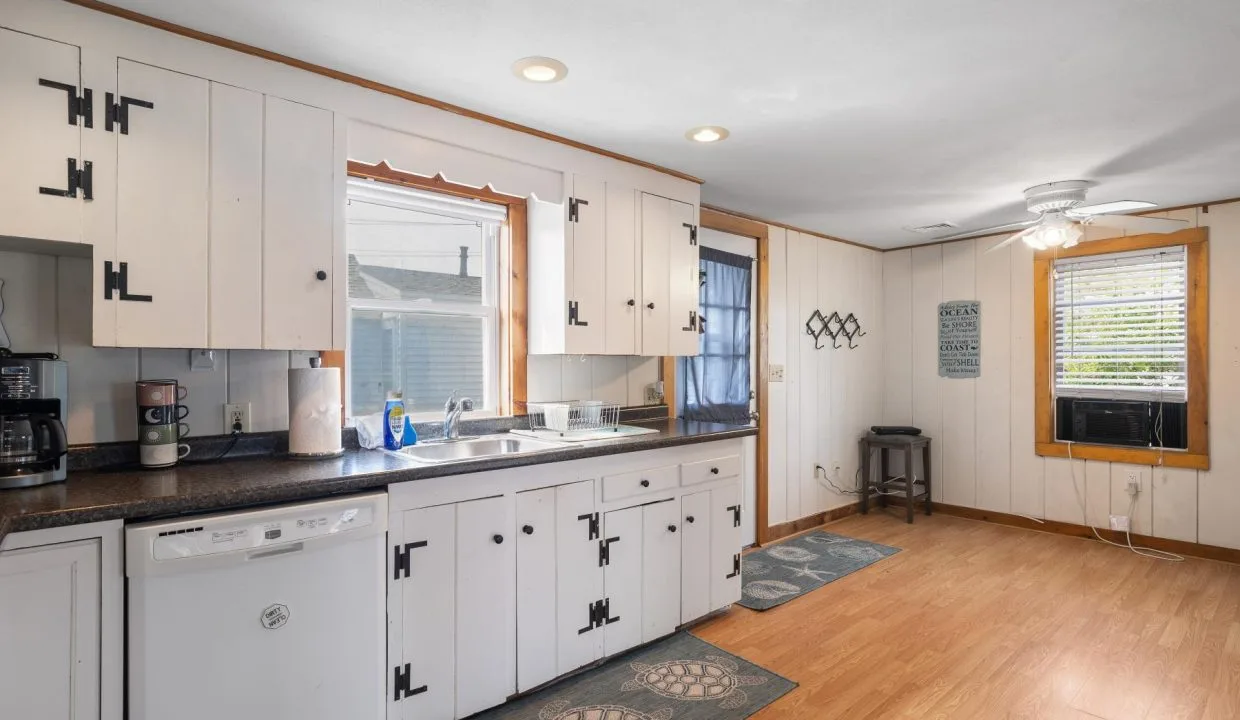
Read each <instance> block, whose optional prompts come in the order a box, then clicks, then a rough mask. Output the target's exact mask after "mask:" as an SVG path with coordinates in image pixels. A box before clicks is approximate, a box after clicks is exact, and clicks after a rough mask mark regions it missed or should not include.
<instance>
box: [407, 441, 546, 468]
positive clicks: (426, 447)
mask: <svg viewBox="0 0 1240 720" xmlns="http://www.w3.org/2000/svg"><path fill="white" fill-rule="evenodd" d="M556 447H559V446H558V445H555V444H552V443H547V442H541V441H539V440H531V439H529V438H520V437H509V436H507V435H504V436H500V437H480V438H472V439H468V440H453V441H450V442H435V441H430V442H427V443H423V444H421V445H411V446H409V447H407V448H402V449H400V450H399V451H397V453H398V454H399V455H402V456H404V457H406V458H409V459H410V460H415V461H417V462H423V463H446V462H458V461H461V460H477V459H478V458H484V457H493V456H496V455H520V454H524V453H532V452H538V451H540V450H550V449H552V448H556Z"/></svg>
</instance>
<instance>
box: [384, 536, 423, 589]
mask: <svg viewBox="0 0 1240 720" xmlns="http://www.w3.org/2000/svg"><path fill="white" fill-rule="evenodd" d="M426 546H427V542H426V541H425V540H419V541H417V542H411V543H405V545H404V548H403V549H402V547H401V546H400V545H393V546H392V579H393V580H399V579H400V578H401V573H404V576H405V577H409V553H410V552H411V551H413V550H416V549H418V548H423V547H426Z"/></svg>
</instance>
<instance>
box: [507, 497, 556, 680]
mask: <svg viewBox="0 0 1240 720" xmlns="http://www.w3.org/2000/svg"><path fill="white" fill-rule="evenodd" d="M555 495H556V489H555V488H545V489H543V490H531V491H529V492H523V493H517V535H516V541H517V691H518V692H525V691H526V690H529V689H530V688H533V687H536V686H538V685H541V684H543V683H545V682H547V681H548V680H550V679H552V678H554V677H555V676H556V675H558V674H559V673H557V672H556V652H555V643H556V602H555V596H556V585H555V583H556V572H555V556H556V537H555V530H556V521H555V520H556V517H555V516H556V511H555ZM526 530H528V531H529V532H526Z"/></svg>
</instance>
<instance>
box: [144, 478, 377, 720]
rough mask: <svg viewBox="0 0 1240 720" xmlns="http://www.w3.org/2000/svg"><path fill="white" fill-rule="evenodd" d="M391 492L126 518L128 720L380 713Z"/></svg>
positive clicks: (310, 718)
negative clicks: (131, 521)
mask: <svg viewBox="0 0 1240 720" xmlns="http://www.w3.org/2000/svg"><path fill="white" fill-rule="evenodd" d="M386 532H387V495H385V494H369V495H360V496H353V497H348V498H342V499H337V500H328V501H323V502H314V503H307V504H302V505H286V506H281V507H274V508H264V509H261V510H252V511H243V512H235V513H225V514H219V515H209V516H200V517H193V518H187V519H178V520H175V521H169V522H154V523H146V524H142V525H134V526H131V527H129V528H127V529H126V531H125V553H126V574H127V576H128V578H129V603H128V606H129V609H128V613H129V652H128V657H129V715H128V717H129V718H130V720H224V719H227V720H328V719H329V718H330V719H331V720H340V719H341V718H348V720H382V718H383V716H384V709H385V707H386V699H387V695H386V685H385V683H386V677H387V675H386V673H385V672H384V667H385V664H386V647H387V639H386V589H387V584H386V554H385V545H386V543H385V535H386Z"/></svg>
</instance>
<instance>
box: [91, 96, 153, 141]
mask: <svg viewBox="0 0 1240 720" xmlns="http://www.w3.org/2000/svg"><path fill="white" fill-rule="evenodd" d="M106 100H107V108H106V111H105V113H104V123H103V128H104V129H105V130H107V131H108V132H112V127H113V126H114V125H119V126H120V132H121V135H128V134H129V107H130V106H131V105H132V106H134V107H140V108H146V109H147V110H154V109H155V103H153V102H150V101H149V100H138V99H137V98H131V97H125V96H124V95H122V96H121V97H120V102H115V96H114V95H112V93H108V94H107V97H106Z"/></svg>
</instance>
